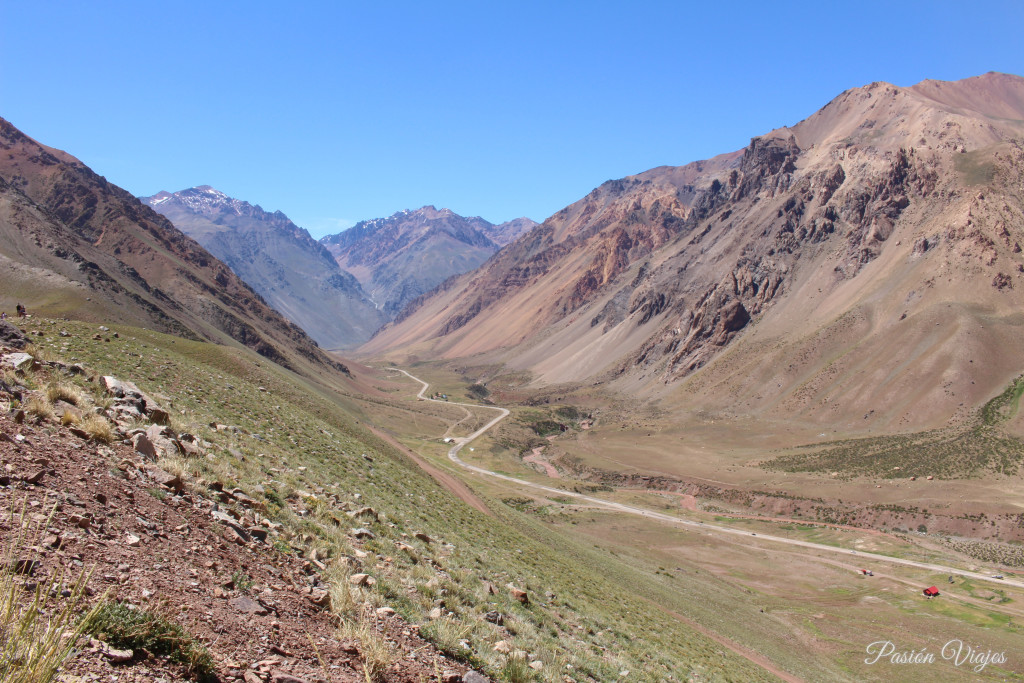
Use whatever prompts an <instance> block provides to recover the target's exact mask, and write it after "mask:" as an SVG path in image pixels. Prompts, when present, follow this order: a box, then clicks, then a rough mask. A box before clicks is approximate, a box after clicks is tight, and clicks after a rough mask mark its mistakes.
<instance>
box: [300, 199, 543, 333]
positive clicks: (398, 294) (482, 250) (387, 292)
mask: <svg viewBox="0 0 1024 683" xmlns="http://www.w3.org/2000/svg"><path fill="white" fill-rule="evenodd" d="M535 225H536V223H534V222H533V221H531V220H530V219H528V218H518V219H516V220H514V221H509V222H507V223H502V224H500V225H494V224H492V223H489V222H488V221H485V220H484V219H482V218H479V217H474V218H465V217H463V216H460V215H458V214H456V213H454V212H453V211H451V210H450V209H441V210H438V209H436V208H434V207H433V206H424V207H423V208H421V209H417V210H415V211H408V210H407V211H401V212H399V213H396V214H394V215H392V216H390V217H388V218H377V219H374V220H369V221H362V222H360V223H357V224H356V225H355V226H353V227H352V228H350V229H348V230H346V231H344V232H341V233H338V234H337V235H330V236H328V237H324V238H323V239H321V240H320V242H321V244H323V245H324V246H325V247H327V249H329V250H330V252H331V253H332V254H333V255H334V257H335V259H336V260H337V262H338V264H339V265H340V266H341V267H342V268H343V269H345V270H346V271H348V272H350V273H352V274H353V275H354V276H355V277H356V278H357V279H358V280H359V281H360V283H362V285H363V287H364V289H366V291H367V292H368V293H369V294H370V296H371V298H372V299H373V300H374V301H375V302H376V303H377V305H378V306H379V307H380V308H381V309H382V310H383V311H384V313H385V314H386V315H387V316H388V318H389V319H390V318H394V317H395V316H396V315H398V314H399V313H400V312H401V311H402V309H403V308H405V306H406V304H408V303H409V302H410V301H412V300H413V299H416V298H417V297H419V296H420V295H422V294H424V293H425V292H429V291H430V290H432V289H433V288H434V287H436V286H437V285H439V284H441V283H442V282H444V281H445V280H447V279H448V278H449V277H451V276H453V275H459V274H461V273H465V272H467V271H469V270H473V269H474V268H476V267H477V266H479V265H480V264H481V263H483V262H484V261H486V260H487V259H488V258H490V256H491V255H492V254H494V253H495V252H496V251H498V249H499V248H500V247H501V246H503V245H504V244H507V243H508V242H509V241H511V240H512V239H515V238H516V237H518V236H519V235H521V234H523V233H524V232H527V231H529V230H530V229H532V228H533V227H534V226H535Z"/></svg>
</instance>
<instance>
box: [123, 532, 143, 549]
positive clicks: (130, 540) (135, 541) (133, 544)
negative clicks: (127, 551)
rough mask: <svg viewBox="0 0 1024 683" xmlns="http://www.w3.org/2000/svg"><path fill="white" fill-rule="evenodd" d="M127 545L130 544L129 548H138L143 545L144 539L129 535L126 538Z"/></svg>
mask: <svg viewBox="0 0 1024 683" xmlns="http://www.w3.org/2000/svg"><path fill="white" fill-rule="evenodd" d="M125 543H126V544H128V547H129V548H138V547H139V546H140V545H142V539H141V538H139V537H138V536H136V535H135V534H128V536H127V537H125Z"/></svg>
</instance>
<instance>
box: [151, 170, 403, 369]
mask: <svg viewBox="0 0 1024 683" xmlns="http://www.w3.org/2000/svg"><path fill="white" fill-rule="evenodd" d="M142 201H143V202H144V203H146V204H147V205H149V206H150V207H152V208H153V209H154V210H156V211H157V212H159V213H161V214H163V215H164V216H166V217H167V218H169V219H170V220H171V222H173V223H174V225H175V226H176V227H177V228H178V229H179V230H181V231H182V232H184V233H185V234H187V235H189V236H190V237H192V238H193V239H195V240H196V241H197V242H199V243H200V244H202V245H203V246H204V247H206V248H207V249H209V250H210V253H212V254H213V255H214V256H216V257H217V258H219V259H220V260H222V261H223V262H224V263H226V264H227V265H228V266H230V268H231V269H232V270H233V271H234V272H235V273H236V274H237V275H238V276H239V277H241V278H242V279H243V280H245V281H246V282H247V283H248V284H249V285H250V286H251V287H252V288H253V289H255V290H256V291H257V292H259V293H260V295H261V296H263V298H264V299H266V300H267V302H268V303H269V304H270V305H271V306H273V307H274V308H275V309H277V310H278V311H280V312H281V313H282V314H284V315H285V316H286V317H288V318H289V319H290V320H292V321H293V322H294V323H296V324H297V325H299V326H300V327H302V329H304V330H306V332H307V333H309V335H310V336H312V337H313V338H314V339H316V341H317V342H319V344H320V345H321V346H324V347H326V348H329V349H342V348H347V347H351V346H354V345H358V344H360V343H362V342H364V341H366V340H367V339H369V338H370V335H372V334H373V333H374V332H375V331H376V330H377V328H378V327H380V326H381V325H382V324H383V323H384V322H385V320H386V318H385V316H384V315H383V313H382V312H381V311H378V310H377V307H376V306H374V304H373V302H372V301H370V299H369V297H367V295H366V293H365V292H364V291H363V289H362V287H361V286H360V285H359V282H358V281H357V280H356V279H355V278H354V277H352V276H351V275H350V274H348V273H347V272H345V271H343V270H341V268H339V267H338V264H337V263H336V262H335V260H334V257H333V256H332V255H331V254H330V252H328V251H327V249H325V248H324V247H323V246H322V245H321V244H320V243H318V242H317V241H316V240H314V239H313V238H312V237H310V235H309V233H308V232H306V231H305V230H304V229H302V228H300V227H298V226H297V225H295V224H294V223H292V222H291V221H290V220H289V219H288V217H287V216H286V215H284V214H283V213H281V212H280V211H275V212H274V213H268V212H267V211H264V210H263V209H262V208H260V207H259V206H256V205H253V204H249V203H248V202H245V201H241V200H239V199H234V198H232V197H229V196H227V195H226V194H224V193H223V192H219V191H217V190H215V189H213V188H212V187H209V186H208V185H201V186H199V187H193V188H189V189H187V190H182V191H180V192H175V193H173V194H172V193H169V192H160V193H158V194H155V195H153V196H152V197H143V198H142Z"/></svg>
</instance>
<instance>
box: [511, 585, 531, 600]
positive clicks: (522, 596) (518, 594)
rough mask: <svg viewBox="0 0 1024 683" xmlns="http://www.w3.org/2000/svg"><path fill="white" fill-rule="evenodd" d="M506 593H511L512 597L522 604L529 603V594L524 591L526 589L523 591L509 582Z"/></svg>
mask: <svg viewBox="0 0 1024 683" xmlns="http://www.w3.org/2000/svg"><path fill="white" fill-rule="evenodd" d="M508 594H509V595H511V596H512V597H513V599H515V600H518V601H519V602H520V603H522V604H524V605H529V604H530V596H529V595H528V594H527V593H526V591H524V590H523V589H521V588H516V587H515V586H513V585H511V584H509V586H508Z"/></svg>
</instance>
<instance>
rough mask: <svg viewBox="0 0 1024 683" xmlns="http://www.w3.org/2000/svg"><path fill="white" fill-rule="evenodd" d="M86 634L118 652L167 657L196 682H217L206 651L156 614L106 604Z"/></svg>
mask: <svg viewBox="0 0 1024 683" xmlns="http://www.w3.org/2000/svg"><path fill="white" fill-rule="evenodd" d="M86 631H87V632H88V633H90V634H92V635H93V636H95V637H96V638H97V639H99V640H102V641H104V642H106V643H108V644H109V645H111V646H113V647H115V648H117V649H119V650H125V649H128V650H145V651H147V652H149V653H150V654H153V655H157V656H161V657H167V658H168V659H169V660H170V661H172V662H175V663H177V664H181V665H182V666H183V667H184V668H185V671H186V672H187V673H188V675H190V676H192V677H193V678H195V679H196V680H200V681H212V680H216V672H215V665H214V661H213V657H212V656H211V655H210V653H209V651H208V650H207V649H206V648H205V647H203V645H202V644H201V643H199V641H197V640H196V639H195V638H193V637H192V636H191V635H189V634H188V633H187V632H186V631H185V629H184V628H182V627H181V626H179V625H178V624H175V623H173V622H171V621H170V620H169V619H167V618H166V617H164V616H163V615H160V614H157V613H156V612H152V611H148V610H143V609H138V608H135V607H132V606H129V605H127V604H125V603H123V602H106V603H103V604H102V605H100V608H99V610H98V611H97V612H96V613H95V614H94V615H93V617H92V619H91V620H90V621H89V623H88V625H87V626H86Z"/></svg>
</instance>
